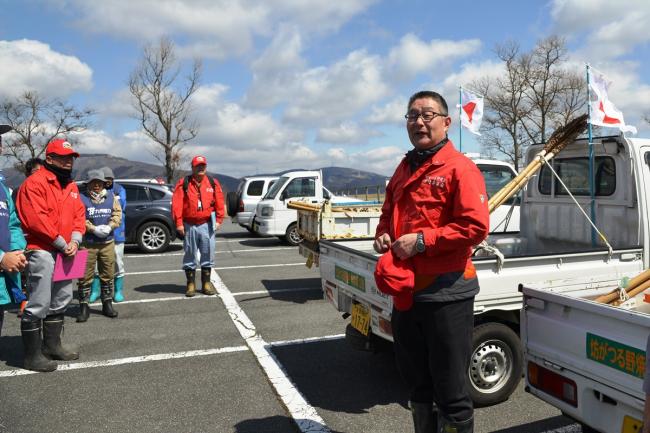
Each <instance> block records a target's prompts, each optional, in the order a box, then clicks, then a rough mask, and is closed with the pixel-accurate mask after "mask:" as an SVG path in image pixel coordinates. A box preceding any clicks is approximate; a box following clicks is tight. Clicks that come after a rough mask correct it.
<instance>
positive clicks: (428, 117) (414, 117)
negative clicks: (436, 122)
mask: <svg viewBox="0 0 650 433" xmlns="http://www.w3.org/2000/svg"><path fill="white" fill-rule="evenodd" d="M437 116H440V117H447V115H446V114H442V113H436V112H435V111H425V112H424V113H415V112H413V113H406V114H405V115H404V118H405V119H406V120H407V121H408V122H409V123H415V122H417V121H418V118H420V117H422V120H423V121H424V122H425V123H428V122H431V121H432V120H433V119H435V118H436V117H437Z"/></svg>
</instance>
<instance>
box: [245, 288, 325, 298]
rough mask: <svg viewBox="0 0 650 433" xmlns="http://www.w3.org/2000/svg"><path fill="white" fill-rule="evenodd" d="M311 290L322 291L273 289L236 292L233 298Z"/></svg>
mask: <svg viewBox="0 0 650 433" xmlns="http://www.w3.org/2000/svg"><path fill="white" fill-rule="evenodd" d="M310 290H314V291H316V290H318V291H321V290H323V289H321V288H320V287H299V288H297V289H273V290H255V291H253V292H234V293H233V294H232V295H233V296H248V295H271V294H273V293H286V292H306V291H310Z"/></svg>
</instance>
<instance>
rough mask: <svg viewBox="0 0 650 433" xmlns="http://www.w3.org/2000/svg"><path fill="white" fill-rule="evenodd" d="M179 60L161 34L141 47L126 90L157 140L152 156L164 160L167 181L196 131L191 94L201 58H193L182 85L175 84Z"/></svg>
mask: <svg viewBox="0 0 650 433" xmlns="http://www.w3.org/2000/svg"><path fill="white" fill-rule="evenodd" d="M180 72H181V67H180V64H179V63H178V61H177V59H176V55H175V53H174V44H173V43H172V42H171V40H169V39H168V38H161V39H160V40H159V42H158V44H157V45H147V46H146V47H145V48H144V49H143V55H142V59H141V61H140V64H139V65H138V66H137V67H136V69H135V70H134V71H133V72H132V73H131V76H130V78H129V90H130V91H131V95H132V96H133V105H134V107H135V109H136V115H135V118H137V119H138V120H139V121H140V124H141V126H142V129H143V130H144V133H145V134H146V135H147V137H149V138H150V139H151V140H153V141H154V143H156V147H157V150H156V151H154V152H153V154H154V156H155V157H156V158H157V159H158V160H159V161H160V162H162V163H163V165H164V167H165V177H166V179H167V182H173V180H174V178H175V176H176V174H177V172H178V169H179V166H180V161H181V150H182V148H183V146H184V145H185V144H186V143H187V142H188V141H190V140H192V139H193V138H194V137H196V134H197V132H198V123H197V122H196V121H195V120H193V119H192V118H191V117H192V116H191V115H192V105H191V96H192V95H193V94H194V92H196V90H197V89H198V86H199V81H200V78H201V61H200V60H198V59H196V60H194V62H193V65H192V69H191V72H190V73H189V74H188V76H187V77H186V80H185V83H184V85H183V86H177V81H178V78H179V74H180Z"/></svg>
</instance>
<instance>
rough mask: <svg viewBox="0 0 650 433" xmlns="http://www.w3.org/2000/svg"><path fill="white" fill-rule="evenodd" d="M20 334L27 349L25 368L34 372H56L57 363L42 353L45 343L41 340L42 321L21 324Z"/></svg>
mask: <svg viewBox="0 0 650 433" xmlns="http://www.w3.org/2000/svg"><path fill="white" fill-rule="evenodd" d="M20 333H21V334H22V337H23V346H24V347H25V360H24V363H23V368H24V369H25V370H32V371H42V372H47V371H54V370H56V362H54V361H50V360H49V359H47V358H46V357H45V356H43V353H42V352H41V346H42V344H43V341H42V340H41V321H40V320H38V321H35V322H23V321H21V322H20Z"/></svg>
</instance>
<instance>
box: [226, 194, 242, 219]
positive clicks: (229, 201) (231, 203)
mask: <svg viewBox="0 0 650 433" xmlns="http://www.w3.org/2000/svg"><path fill="white" fill-rule="evenodd" d="M226 208H227V210H228V216H230V217H234V216H235V215H237V211H238V210H239V195H238V194H237V192H236V191H230V192H229V193H228V194H226Z"/></svg>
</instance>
